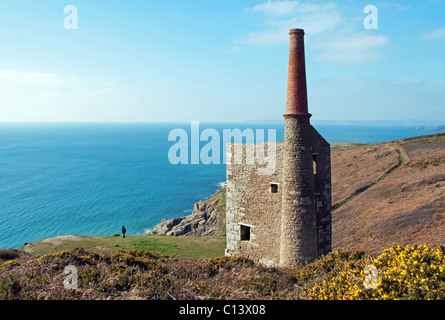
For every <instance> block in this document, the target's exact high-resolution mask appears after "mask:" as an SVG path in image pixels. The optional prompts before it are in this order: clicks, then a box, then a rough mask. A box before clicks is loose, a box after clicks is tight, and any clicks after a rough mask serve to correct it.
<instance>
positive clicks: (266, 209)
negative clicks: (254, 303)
mask: <svg viewBox="0 0 445 320" xmlns="http://www.w3.org/2000/svg"><path fill="white" fill-rule="evenodd" d="M303 37H304V32H303V30H301V29H293V30H291V32H290V38H291V41H290V51H289V79H288V101H287V107H286V113H285V114H284V119H285V120H284V128H285V130H284V131H285V133H284V142H283V143H273V142H265V143H264V145H261V148H264V150H265V153H266V154H267V156H268V157H269V159H268V160H269V162H270V160H271V155H275V157H274V158H275V162H274V166H273V169H274V170H269V171H267V170H264V166H265V164H264V161H260V160H259V159H261V158H259V159H258V158H257V157H255V156H252V155H253V154H256V153H255V151H256V148H258V146H253V145H247V144H234V143H232V144H228V145H227V147H226V160H227V161H226V163H227V177H226V179H227V184H226V188H227V191H226V192H227V194H226V234H227V247H226V255H230V256H236V255H242V256H246V257H248V258H251V259H253V260H255V261H258V262H260V263H262V264H265V265H267V266H284V267H293V266H296V265H297V264H301V263H307V262H310V261H313V260H315V259H317V258H318V257H320V256H321V255H324V254H327V253H329V252H330V251H331V242H332V234H331V230H332V227H331V225H332V223H331V157H330V146H329V143H328V142H327V141H326V140H325V139H323V137H322V136H321V135H320V134H319V133H318V132H317V131H316V130H315V128H314V127H313V126H312V125H311V124H310V117H311V114H309V113H308V108H307V96H306V95H307V93H306V73H305V70H304V69H305V62H304V39H303ZM260 150H262V149H260ZM273 151H275V154H274V153H273ZM268 168H269V169H270V168H271V166H268Z"/></svg>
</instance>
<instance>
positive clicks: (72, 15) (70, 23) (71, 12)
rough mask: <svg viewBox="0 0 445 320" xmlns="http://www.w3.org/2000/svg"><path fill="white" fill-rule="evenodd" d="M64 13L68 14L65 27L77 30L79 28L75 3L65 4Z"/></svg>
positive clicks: (64, 22) (64, 23) (64, 21)
mask: <svg viewBox="0 0 445 320" xmlns="http://www.w3.org/2000/svg"><path fill="white" fill-rule="evenodd" d="M63 13H65V14H67V16H66V17H65V19H64V20H63V27H64V28H65V29H66V30H77V29H79V24H78V21H79V19H78V16H77V7H76V6H73V5H68V6H65V8H64V9H63Z"/></svg>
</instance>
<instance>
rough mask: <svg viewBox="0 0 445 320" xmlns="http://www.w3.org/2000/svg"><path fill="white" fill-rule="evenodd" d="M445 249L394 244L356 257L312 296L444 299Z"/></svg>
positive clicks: (313, 292) (322, 297) (320, 286)
mask: <svg viewBox="0 0 445 320" xmlns="http://www.w3.org/2000/svg"><path fill="white" fill-rule="evenodd" d="M444 267H445V260H444V250H443V247H442V248H440V249H439V248H438V249H435V250H434V249H431V248H429V247H427V246H425V245H423V246H413V247H400V246H398V245H397V246H394V247H393V248H389V249H385V250H384V252H383V253H382V254H381V255H379V256H377V257H371V258H368V259H352V260H350V261H348V262H347V263H345V264H343V266H342V267H341V268H339V269H338V270H337V271H336V272H335V274H333V275H332V276H331V277H326V279H323V280H322V281H321V283H320V284H319V285H317V286H314V287H313V288H312V292H311V294H310V297H311V298H312V299H444V298H445V273H444Z"/></svg>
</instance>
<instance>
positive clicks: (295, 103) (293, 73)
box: [284, 29, 311, 118]
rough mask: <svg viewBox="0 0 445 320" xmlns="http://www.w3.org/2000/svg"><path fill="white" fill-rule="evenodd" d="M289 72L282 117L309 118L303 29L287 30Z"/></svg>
mask: <svg viewBox="0 0 445 320" xmlns="http://www.w3.org/2000/svg"><path fill="white" fill-rule="evenodd" d="M289 35H290V44H289V72H288V80H287V105H286V113H285V114H284V117H285V118H287V117H293V118H310V117H311V114H310V113H308V107H307V88H306V67H305V59H304V30H303V29H291V30H290V32H289Z"/></svg>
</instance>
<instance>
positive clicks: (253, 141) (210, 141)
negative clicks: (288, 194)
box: [168, 121, 276, 175]
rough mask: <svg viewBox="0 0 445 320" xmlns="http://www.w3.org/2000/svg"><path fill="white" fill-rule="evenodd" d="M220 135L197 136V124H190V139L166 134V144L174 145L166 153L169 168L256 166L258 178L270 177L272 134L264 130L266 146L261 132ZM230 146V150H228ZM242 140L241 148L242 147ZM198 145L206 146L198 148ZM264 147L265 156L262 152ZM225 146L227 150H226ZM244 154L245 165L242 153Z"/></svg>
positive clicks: (207, 131) (179, 132) (181, 131)
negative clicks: (194, 165) (216, 165)
mask: <svg viewBox="0 0 445 320" xmlns="http://www.w3.org/2000/svg"><path fill="white" fill-rule="evenodd" d="M222 133H223V134H222V137H221V135H220V132H219V131H218V130H216V129H213V128H207V129H204V130H202V132H200V128H199V121H192V122H191V124H190V137H189V134H188V133H187V131H186V130H184V129H181V128H175V129H173V130H171V131H170V133H169V134H168V141H175V142H176V143H175V144H173V145H172V146H171V147H170V149H169V151H168V160H169V161H170V163H171V164H174V165H176V164H200V163H201V164H205V165H208V164H221V155H222V156H223V157H222V158H223V159H222V163H223V164H229V165H230V164H243V163H245V164H250V165H256V166H257V173H258V174H259V175H270V174H273V173H274V172H275V168H276V130H275V129H268V130H267V138H268V142H267V144H266V143H265V142H264V136H265V135H264V134H265V130H264V129H255V130H253V129H251V128H247V129H244V130H243V131H241V130H240V129H223V130H222ZM232 140H233V142H234V145H233V150H232V149H231V148H230V147H231V145H230V143H232ZM243 140H244V141H245V144H244V145H243ZM201 142H206V143H205V144H204V145H203V146H202V147H201V145H200V143H201ZM266 145H267V152H266V150H265V149H266ZM226 146H227V150H226ZM244 152H245V162H244V160H243V158H244V157H243V153H244Z"/></svg>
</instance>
